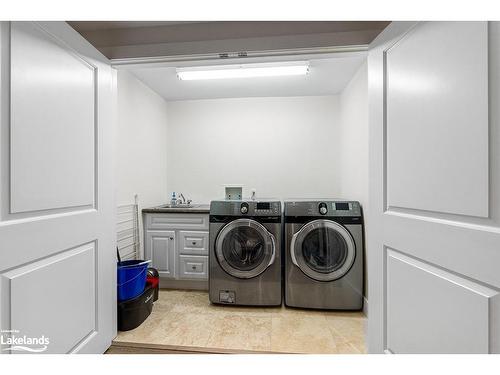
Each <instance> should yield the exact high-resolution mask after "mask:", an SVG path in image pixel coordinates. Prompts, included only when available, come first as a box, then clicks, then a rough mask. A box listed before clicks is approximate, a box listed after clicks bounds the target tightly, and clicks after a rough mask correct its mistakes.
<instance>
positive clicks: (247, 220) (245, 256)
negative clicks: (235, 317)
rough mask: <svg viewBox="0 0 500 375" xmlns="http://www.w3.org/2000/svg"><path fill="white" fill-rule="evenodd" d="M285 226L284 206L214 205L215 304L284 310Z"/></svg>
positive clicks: (264, 203)
mask: <svg viewBox="0 0 500 375" xmlns="http://www.w3.org/2000/svg"><path fill="white" fill-rule="evenodd" d="M281 223H282V211H281V202H279V201H262V200H260V201H212V202H211V203H210V234H209V236H210V241H209V242H210V250H209V263H210V269H209V276H208V278H209V296H210V301H211V302H212V303H218V304H232V305H251V306H279V305H281V292H282V290H281V254H280V252H281V250H280V249H281V246H280V244H281Z"/></svg>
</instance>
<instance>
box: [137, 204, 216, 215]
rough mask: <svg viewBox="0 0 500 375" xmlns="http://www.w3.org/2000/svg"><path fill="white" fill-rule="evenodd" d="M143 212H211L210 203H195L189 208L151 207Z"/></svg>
mask: <svg viewBox="0 0 500 375" xmlns="http://www.w3.org/2000/svg"><path fill="white" fill-rule="evenodd" d="M142 212H143V213H145V214H159V213H165V214H175V213H177V214H208V213H210V205H209V204H193V207H189V208H184V207H183V208H172V207H162V206H157V207H149V208H144V209H142Z"/></svg>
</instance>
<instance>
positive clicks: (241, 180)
mask: <svg viewBox="0 0 500 375" xmlns="http://www.w3.org/2000/svg"><path fill="white" fill-rule="evenodd" d="M168 133H169V138H168V147H167V179H168V190H169V191H176V192H183V193H184V195H185V196H186V198H191V199H193V201H194V202H200V203H205V202H206V203H208V202H209V201H210V200H212V199H218V198H223V197H224V188H223V185H224V184H243V185H244V188H245V189H244V195H245V196H249V195H250V191H251V189H252V188H256V189H257V197H276V198H290V197H292V198H294V197H295V198H297V197H316V198H317V197H335V196H338V195H339V193H340V180H339V169H338V167H339V163H338V160H339V152H340V150H339V147H340V146H339V100H338V97H337V96H316V97H314V96H310V97H286V98H240V99H213V100H194V101H178V102H169V103H168Z"/></svg>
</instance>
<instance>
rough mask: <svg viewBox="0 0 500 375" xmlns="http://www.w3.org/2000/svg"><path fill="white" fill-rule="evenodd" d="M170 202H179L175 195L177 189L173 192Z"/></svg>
mask: <svg viewBox="0 0 500 375" xmlns="http://www.w3.org/2000/svg"><path fill="white" fill-rule="evenodd" d="M170 204H177V198H176V197H175V191H173V192H172V198H171V199H170Z"/></svg>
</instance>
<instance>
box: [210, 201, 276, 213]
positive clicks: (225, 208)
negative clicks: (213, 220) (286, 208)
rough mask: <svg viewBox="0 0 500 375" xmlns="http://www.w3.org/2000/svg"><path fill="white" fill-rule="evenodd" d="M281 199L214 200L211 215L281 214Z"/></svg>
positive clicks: (211, 204)
mask: <svg viewBox="0 0 500 375" xmlns="http://www.w3.org/2000/svg"><path fill="white" fill-rule="evenodd" d="M281 212H282V211H281V202H280V201H252V200H248V201H212V202H211V203H210V215H228V216H281Z"/></svg>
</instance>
